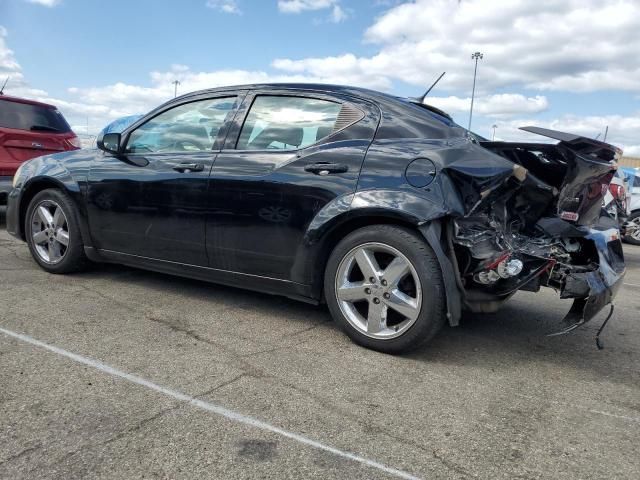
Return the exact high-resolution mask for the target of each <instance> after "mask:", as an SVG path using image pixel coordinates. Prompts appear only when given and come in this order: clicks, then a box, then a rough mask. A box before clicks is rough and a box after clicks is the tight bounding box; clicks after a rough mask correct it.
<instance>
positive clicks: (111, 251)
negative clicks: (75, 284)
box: [7, 84, 624, 352]
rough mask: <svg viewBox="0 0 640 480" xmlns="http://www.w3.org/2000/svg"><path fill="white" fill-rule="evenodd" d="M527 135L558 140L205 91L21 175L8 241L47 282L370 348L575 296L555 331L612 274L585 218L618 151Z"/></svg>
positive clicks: (609, 233)
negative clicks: (195, 305) (320, 333)
mask: <svg viewBox="0 0 640 480" xmlns="http://www.w3.org/2000/svg"><path fill="white" fill-rule="evenodd" d="M528 130H529V131H531V132H533V133H538V134H541V135H545V136H547V137H551V138H554V139H556V140H559V142H558V143H557V144H555V145H554V144H549V143H506V142H487V141H484V139H481V138H479V137H477V136H475V135H473V134H471V133H470V132H468V131H467V130H465V129H463V128H461V127H460V126H458V125H456V124H455V123H454V122H453V121H452V120H451V118H450V117H449V116H448V115H447V114H446V113H444V112H442V111H440V110H438V109H436V108H433V107H430V106H428V105H425V104H423V102H422V101H417V100H411V99H402V98H398V97H393V96H390V95H386V94H382V93H379V92H374V91H369V90H364V89H359V88H351V87H339V86H329V85H300V84H283V85H248V86H240V87H228V88H218V89H213V90H206V91H201V92H196V93H191V94H188V95H184V96H182V97H179V98H176V99H174V100H172V101H170V102H168V103H166V104H164V105H162V106H160V107H158V108H157V109H155V110H153V111H152V112H150V113H149V114H147V115H146V116H144V117H142V118H141V119H139V120H138V121H136V122H135V123H134V124H132V125H131V126H130V127H128V128H127V129H126V130H125V131H124V132H122V133H121V134H117V133H109V134H105V135H103V136H101V137H100V138H98V141H97V145H98V149H94V150H80V151H76V152H67V153H60V154H55V155H50V156H46V157H41V158H38V159H35V160H32V161H29V162H27V163H25V164H24V165H23V166H22V167H21V168H20V170H19V171H18V172H17V174H16V176H15V178H14V188H13V190H12V191H11V192H10V195H9V201H8V212H7V228H8V230H9V232H10V233H11V234H13V235H14V236H16V237H18V238H21V239H23V240H25V241H26V242H27V243H28V246H29V249H30V251H31V253H32V255H33V258H34V259H35V261H36V262H37V263H38V264H39V265H40V266H41V267H42V268H43V269H44V270H46V271H48V272H51V273H69V272H74V271H78V270H80V269H82V268H85V267H86V266H87V265H88V264H89V263H91V262H114V263H122V264H127V265H132V266H136V267H141V268H146V269H150V270H155V271H159V272H164V273H170V274H176V275H182V276H186V277H193V278H198V279H202V280H207V281H212V282H218V283H224V284H229V285H233V286H238V287H243V288H249V289H254V290H259V291H263V292H268V293H273V294H279V295H286V296H289V297H293V298H297V299H301V300H304V301H307V302H312V303H322V302H326V303H327V305H328V307H329V309H330V311H331V314H332V315H333V317H334V318H335V320H336V321H337V322H338V323H339V324H340V325H341V326H342V327H343V328H344V330H345V331H346V333H347V334H348V335H349V336H350V337H351V338H352V339H353V340H354V341H356V342H358V343H359V344H361V345H364V346H367V347H370V348H373V349H376V350H381V351H385V352H401V351H405V350H407V349H410V348H414V347H416V346H418V345H420V344H422V343H423V342H425V341H427V340H429V339H430V338H432V337H433V336H434V335H435V334H436V333H437V332H438V330H439V329H440V328H441V327H442V326H443V325H444V324H445V323H446V322H448V323H449V324H450V325H453V326H455V325H457V324H458V322H459V320H460V315H461V311H462V310H463V309H466V310H470V311H473V312H486V311H494V310H495V309H497V308H498V307H499V306H500V305H501V304H502V303H503V302H504V301H505V300H507V299H508V298H510V297H511V296H512V295H513V294H514V293H515V292H516V291H518V290H522V289H524V290H530V291H537V290H538V289H540V287H541V286H549V287H553V288H555V289H557V290H558V291H559V292H560V295H561V296H562V297H563V298H572V299H574V303H573V307H572V308H571V310H570V312H569V314H568V315H567V318H566V319H567V321H568V322H569V323H568V325H567V327H566V329H565V330H564V331H568V330H570V329H572V328H575V327H576V326H579V325H581V324H582V323H584V322H586V321H587V320H589V319H591V318H592V317H593V316H594V315H595V314H596V313H598V312H599V311H600V310H601V309H602V308H603V307H604V306H605V305H607V304H609V303H611V301H612V299H613V297H614V295H615V293H616V290H617V288H618V286H619V285H620V283H621V279H622V276H623V275H624V262H623V258H622V250H621V244H620V240H619V234H618V231H617V229H616V228H615V225H614V224H613V223H612V222H611V221H610V219H609V218H607V217H606V214H605V213H603V212H602V210H601V203H602V197H603V192H605V189H606V186H607V185H608V183H609V181H610V179H611V177H612V175H613V172H614V171H615V168H616V159H617V157H618V156H620V154H621V152H620V151H619V150H617V149H616V148H615V147H612V146H611V145H608V144H605V143H602V142H598V141H595V140H591V139H587V138H583V137H579V136H575V135H571V134H566V133H561V132H555V131H551V130H543V129H537V128H533V127H529V128H528Z"/></svg>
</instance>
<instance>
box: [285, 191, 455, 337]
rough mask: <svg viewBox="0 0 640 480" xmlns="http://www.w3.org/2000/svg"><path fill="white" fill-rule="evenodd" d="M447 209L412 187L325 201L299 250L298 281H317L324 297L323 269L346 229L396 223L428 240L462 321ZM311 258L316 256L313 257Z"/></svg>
mask: <svg viewBox="0 0 640 480" xmlns="http://www.w3.org/2000/svg"><path fill="white" fill-rule="evenodd" d="M446 215H447V210H445V209H443V208H442V203H434V202H429V201H425V198H424V197H423V196H421V195H417V194H415V193H414V192H411V191H410V190H388V189H379V190H369V191H364V192H357V193H355V194H349V195H345V196H343V197H339V198H337V199H335V200H334V201H333V202H331V203H329V204H328V205H326V206H325V207H324V208H323V209H322V210H321V211H320V212H318V214H317V215H316V217H315V218H314V220H313V221H312V222H311V224H310V225H309V228H308V229H307V232H306V234H305V241H304V242H303V245H302V246H301V250H300V251H299V252H297V253H296V258H297V260H296V262H295V264H294V269H293V272H292V273H293V278H294V281H296V282H298V283H302V284H309V283H311V284H312V285H314V288H313V291H314V292H315V293H314V296H317V297H318V298H320V296H321V294H322V292H321V289H320V285H321V280H322V277H321V276H320V275H319V273H321V272H320V270H321V269H324V262H325V261H326V256H327V254H328V253H329V251H327V244H330V245H333V244H334V243H335V242H337V241H339V240H340V239H341V238H342V237H343V232H349V231H350V230H351V229H352V228H359V227H360V226H365V225H367V224H374V223H397V224H400V225H405V226H409V227H411V228H415V229H416V230H418V231H419V232H420V233H421V234H422V235H423V236H424V238H425V241H426V242H427V243H429V245H430V246H431V248H432V249H433V251H434V253H435V254H436V258H437V259H438V263H439V264H440V269H441V271H442V275H443V280H444V284H445V292H446V295H447V299H446V305H447V318H448V320H449V323H450V324H451V325H452V326H455V325H458V323H459V320H460V314H461V307H462V299H461V298H462V294H461V291H460V289H459V288H458V286H457V280H456V278H457V273H456V271H455V267H454V265H453V264H452V262H451V260H450V257H449V255H450V252H449V246H448V243H447V240H446V235H447V228H448V224H447V219H446V218H445V217H446ZM310 259H311V260H310Z"/></svg>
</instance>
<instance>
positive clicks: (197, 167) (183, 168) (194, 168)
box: [173, 163, 204, 173]
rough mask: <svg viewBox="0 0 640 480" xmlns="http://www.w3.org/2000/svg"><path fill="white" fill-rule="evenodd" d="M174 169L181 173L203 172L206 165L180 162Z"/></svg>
mask: <svg viewBox="0 0 640 480" xmlns="http://www.w3.org/2000/svg"><path fill="white" fill-rule="evenodd" d="M173 169H174V170H175V171H176V172H180V173H189V172H201V171H203V170H204V165H203V164H201V163H179V164H178V165H176V166H175V167H173Z"/></svg>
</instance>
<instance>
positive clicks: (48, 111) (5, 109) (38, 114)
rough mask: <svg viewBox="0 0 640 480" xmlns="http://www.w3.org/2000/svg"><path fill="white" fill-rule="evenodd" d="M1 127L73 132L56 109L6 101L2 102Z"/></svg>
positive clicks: (0, 103) (0, 102)
mask: <svg viewBox="0 0 640 480" xmlns="http://www.w3.org/2000/svg"><path fill="white" fill-rule="evenodd" d="M0 127H5V128H17V129H19V130H31V131H34V132H54V133H62V132H68V131H70V130H71V128H70V127H69V124H68V123H67V121H66V120H65V119H64V117H63V116H62V114H61V113H60V112H59V111H58V109H56V108H51V107H42V106H40V105H31V104H28V103H19V102H11V101H6V100H5V101H0Z"/></svg>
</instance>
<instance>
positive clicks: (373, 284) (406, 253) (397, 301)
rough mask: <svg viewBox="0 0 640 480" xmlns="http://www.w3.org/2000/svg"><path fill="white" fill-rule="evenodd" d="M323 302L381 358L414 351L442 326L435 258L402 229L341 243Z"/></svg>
mask: <svg viewBox="0 0 640 480" xmlns="http://www.w3.org/2000/svg"><path fill="white" fill-rule="evenodd" d="M325 296H326V299H327V303H328V305H329V309H330V310H331V313H332V315H333V316H334V318H336V320H337V321H338V322H339V323H340V324H341V326H342V327H343V328H344V330H345V331H346V333H347V334H348V335H349V336H350V337H351V338H352V339H353V340H354V341H356V342H357V343H359V344H361V345H364V346H366V347H369V348H372V349H375V350H379V351H383V352H388V353H399V352H402V351H406V350H410V349H412V348H415V347H417V346H419V345H420V344H422V343H424V342H426V341H427V340H429V339H430V338H432V337H433V336H434V335H435V334H436V333H437V331H438V330H439V329H440V328H441V327H442V325H443V324H444V319H445V315H444V302H443V287H442V276H441V273H440V268H439V264H438V262H437V260H436V258H435V255H434V253H433V251H432V250H431V248H430V247H429V246H428V245H427V243H426V242H425V240H424V239H422V238H421V237H420V236H418V235H417V234H416V233H414V232H412V231H410V230H407V229H404V228H400V227H393V226H388V225H375V226H371V227H366V228H363V229H360V230H356V231H355V232H353V233H352V234H350V235H349V236H347V237H346V238H345V239H344V240H343V241H342V242H340V244H338V246H337V247H336V249H335V250H334V252H333V253H332V255H331V257H330V259H329V262H328V265H327V272H326V275H325Z"/></svg>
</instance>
